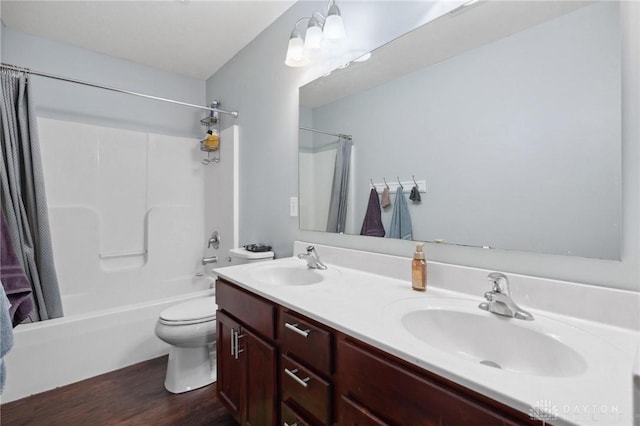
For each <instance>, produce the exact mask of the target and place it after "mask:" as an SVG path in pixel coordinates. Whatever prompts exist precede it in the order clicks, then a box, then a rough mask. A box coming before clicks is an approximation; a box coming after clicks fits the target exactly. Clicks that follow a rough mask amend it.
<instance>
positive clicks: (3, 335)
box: [0, 282, 13, 395]
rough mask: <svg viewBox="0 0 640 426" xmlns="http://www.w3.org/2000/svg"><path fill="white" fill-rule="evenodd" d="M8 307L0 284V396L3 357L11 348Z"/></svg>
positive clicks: (3, 367) (3, 378)
mask: <svg viewBox="0 0 640 426" xmlns="http://www.w3.org/2000/svg"><path fill="white" fill-rule="evenodd" d="M10 306H11V304H10V303H9V299H7V295H6V294H5V293H4V288H3V287H2V283H1V282H0V395H1V394H2V391H4V384H5V381H6V378H7V372H6V370H5V366H4V356H5V355H6V354H7V352H9V349H11V347H12V346H13V327H12V326H11V315H10V314H9V308H10Z"/></svg>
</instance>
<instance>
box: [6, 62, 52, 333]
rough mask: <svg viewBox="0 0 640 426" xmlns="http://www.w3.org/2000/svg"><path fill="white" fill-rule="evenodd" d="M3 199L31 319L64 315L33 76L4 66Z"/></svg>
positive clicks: (36, 319) (44, 318)
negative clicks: (27, 292)
mask: <svg viewBox="0 0 640 426" xmlns="http://www.w3.org/2000/svg"><path fill="white" fill-rule="evenodd" d="M0 82H1V85H2V93H1V94H0V121H1V123H0V124H1V127H2V128H1V129H0V150H1V155H0V186H1V191H2V192H1V193H0V204H1V206H2V212H3V213H4V216H5V219H6V221H7V225H8V229H9V234H10V237H11V241H12V242H13V248H14V249H15V252H16V254H17V257H18V260H19V261H20V263H21V266H22V269H23V270H24V273H25V274H26V276H27V278H28V280H29V282H30V284H31V290H32V295H33V299H34V304H35V309H34V310H33V312H32V314H31V315H30V319H31V320H32V321H38V320H46V319H51V318H57V317H61V316H62V301H61V299H60V290H59V287H58V278H57V276H56V271H55V267H54V264H53V250H52V244H51V233H50V231H49V218H48V215H47V202H46V197H45V190H44V176H43V173H42V161H41V157H40V146H39V143H38V133H37V123H36V116H35V112H34V105H33V101H32V98H31V96H32V95H31V90H30V88H29V84H30V82H29V76H28V75H27V73H25V72H22V71H13V70H7V69H3V70H2V71H1V72H0Z"/></svg>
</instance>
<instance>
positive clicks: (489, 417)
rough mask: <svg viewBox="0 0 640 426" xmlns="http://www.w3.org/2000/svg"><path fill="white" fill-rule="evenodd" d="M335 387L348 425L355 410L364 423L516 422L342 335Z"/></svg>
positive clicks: (340, 419)
mask: <svg viewBox="0 0 640 426" xmlns="http://www.w3.org/2000/svg"><path fill="white" fill-rule="evenodd" d="M336 387H337V389H338V392H339V393H340V394H341V396H342V397H343V398H344V401H345V402H344V403H341V404H340V410H339V414H338V423H339V424H345V425H347V424H354V423H353V419H354V416H355V415H356V414H359V415H360V416H361V417H363V418H366V419H367V422H366V423H364V424H390V425H407V424H410V425H425V426H436V425H437V426H445V425H451V426H457V425H483V426H491V425H495V426H507V425H510V426H513V425H517V424H519V423H517V422H516V421H515V420H514V419H513V418H511V417H508V416H505V415H503V414H502V413H500V412H498V411H496V410H495V409H494V408H492V407H488V406H485V405H484V404H482V403H480V402H477V401H474V400H473V399H471V398H469V397H468V396H467V395H463V394H461V393H459V392H456V391H454V390H453V389H451V388H447V387H446V386H444V385H443V384H441V383H438V382H435V381H433V380H430V379H429V378H427V377H425V376H424V375H421V374H417V373H416V372H413V371H410V370H408V369H406V368H404V367H402V366H401V365H398V363H396V362H393V361H392V360H390V359H388V358H386V357H382V356H381V355H379V354H376V353H374V352H372V351H371V350H370V349H368V348H366V347H364V346H361V345H359V344H355V343H352V342H350V341H348V340H346V339H340V340H339V341H338V344H337V349H336ZM354 410H356V411H358V413H356V414H354ZM376 422H379V423H376ZM358 423H359V422H358Z"/></svg>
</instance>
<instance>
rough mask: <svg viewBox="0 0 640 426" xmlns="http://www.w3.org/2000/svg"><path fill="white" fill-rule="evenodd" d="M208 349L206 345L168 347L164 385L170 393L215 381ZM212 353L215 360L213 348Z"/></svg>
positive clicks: (180, 391) (184, 390)
mask: <svg viewBox="0 0 640 426" xmlns="http://www.w3.org/2000/svg"><path fill="white" fill-rule="evenodd" d="M214 348H215V346H214ZM209 350H210V349H209V347H208V346H202V347H198V348H180V347H177V346H172V347H171V348H170V349H169V362H168V363H167V375H166V378H165V380H164V387H165V388H166V389H167V390H168V391H169V392H171V393H183V392H188V391H191V390H194V389H198V388H201V387H204V386H207V385H210V384H211V383H213V382H215V381H216V378H217V377H216V376H217V375H216V369H215V366H214V368H212V364H213V363H212V362H211V359H212V358H211V354H210V352H209ZM213 354H214V356H213V359H214V360H215V349H214V352H213Z"/></svg>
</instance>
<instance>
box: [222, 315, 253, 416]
mask: <svg viewBox="0 0 640 426" xmlns="http://www.w3.org/2000/svg"><path fill="white" fill-rule="evenodd" d="M216 321H217V323H218V327H217V336H216V357H217V359H216V362H217V366H216V368H217V370H218V379H217V384H216V386H217V388H218V398H219V399H220V401H222V402H223V403H224V405H225V406H226V407H227V409H228V410H229V411H230V412H231V414H233V416H234V417H235V418H236V420H237V421H240V420H241V418H242V404H243V403H244V398H243V397H242V389H241V385H242V383H244V382H245V379H244V377H243V375H244V372H245V370H246V368H245V366H244V359H245V358H244V357H243V358H241V359H240V358H236V357H235V352H234V345H235V333H236V332H238V331H239V330H240V324H239V323H238V322H237V321H234V320H232V319H231V318H229V317H228V316H227V315H225V314H224V313H222V312H220V311H218V312H217V313H216Z"/></svg>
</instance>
